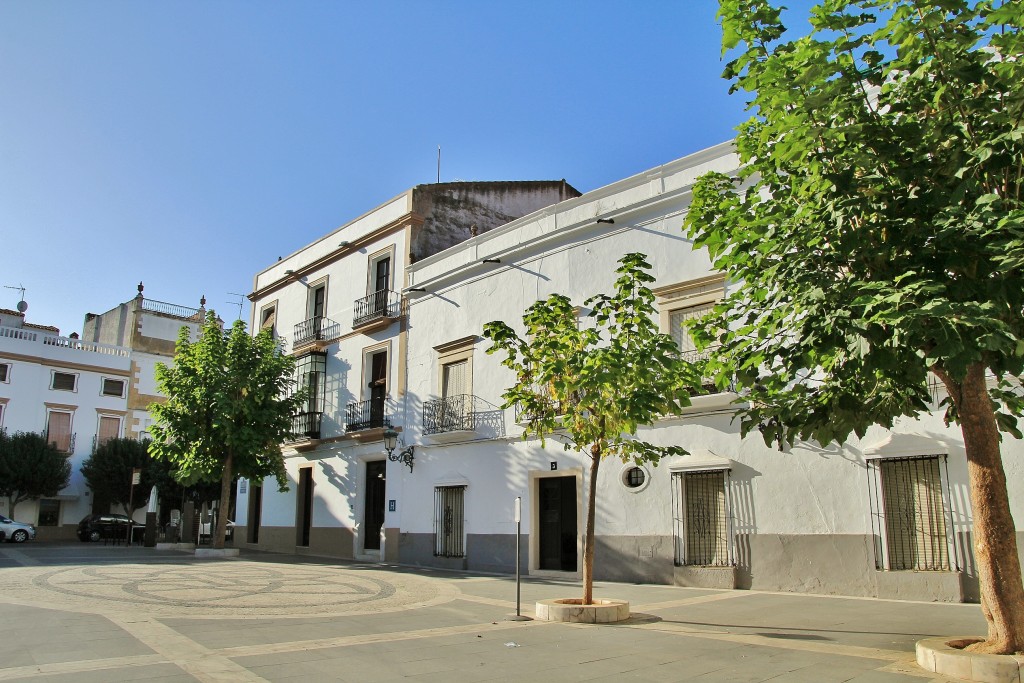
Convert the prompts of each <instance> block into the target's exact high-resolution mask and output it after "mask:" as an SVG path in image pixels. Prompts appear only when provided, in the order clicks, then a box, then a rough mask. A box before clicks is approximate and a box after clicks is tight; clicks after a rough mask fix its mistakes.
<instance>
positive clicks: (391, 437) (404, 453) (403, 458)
mask: <svg viewBox="0 0 1024 683" xmlns="http://www.w3.org/2000/svg"><path fill="white" fill-rule="evenodd" d="M403 445H404V444H403ZM396 448H398V432H396V431H395V430H394V429H392V428H391V427H388V428H387V429H385V430H384V450H385V451H387V452H388V460H390V461H391V462H400V463H402V464H403V465H408V466H409V472H410V473H411V472H412V459H413V453H412V452H413V449H414V448H415V446H406V447H405V448H403V449H402V450H401V451H399V452H398V453H395V449H396Z"/></svg>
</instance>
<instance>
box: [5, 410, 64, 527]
mask: <svg viewBox="0 0 1024 683" xmlns="http://www.w3.org/2000/svg"><path fill="white" fill-rule="evenodd" d="M70 480H71V461H70V460H69V459H68V456H67V455H65V454H64V453H61V452H60V451H58V450H57V448H56V447H55V446H54V445H53V444H51V443H48V442H47V441H46V438H45V437H43V436H42V435H41V434H36V433H34V432H15V433H14V434H8V433H7V431H6V430H4V429H0V496H5V497H6V498H7V503H8V507H7V509H8V510H10V515H11V517H14V508H15V507H16V506H17V505H18V503H21V502H22V501H26V500H32V499H33V498H43V497H46V496H55V495H57V493H58V492H59V491H60V490H61V489H62V488H64V487H66V486H67V485H68V482H69V481H70Z"/></svg>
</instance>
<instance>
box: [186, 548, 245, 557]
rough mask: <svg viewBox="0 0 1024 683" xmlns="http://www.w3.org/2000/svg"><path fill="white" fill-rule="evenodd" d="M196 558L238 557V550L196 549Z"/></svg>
mask: <svg viewBox="0 0 1024 683" xmlns="http://www.w3.org/2000/svg"><path fill="white" fill-rule="evenodd" d="M196 557H238V548H196Z"/></svg>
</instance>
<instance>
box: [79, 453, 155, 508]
mask: <svg viewBox="0 0 1024 683" xmlns="http://www.w3.org/2000/svg"><path fill="white" fill-rule="evenodd" d="M135 469H138V470H139V471H140V472H139V473H140V477H139V483H138V484H136V485H135V486H132V485H131V481H132V471H133V470H135ZM159 469H160V468H159V464H158V463H156V462H154V460H153V458H152V456H150V454H149V441H148V440H145V441H138V440H136V439H109V440H108V441H105V442H104V443H102V444H100V445H99V446H98V447H97V448H96V450H95V451H94V452H93V454H92V455H90V456H89V457H88V458H87V459H86V460H85V462H83V463H82V475H83V476H85V480H86V482H88V484H89V488H90V489H92V493H93V496H95V497H96V499H97V500H100V501H105V502H107V503H110V504H113V505H120V506H121V508H122V509H123V510H124V513H125V514H126V515H128V516H129V517H130V516H131V515H132V512H134V511H135V510H138V509H139V508H140V507H143V506H144V505H146V504H147V502H148V501H149V494H150V491H151V490H152V488H153V486H154V485H157V486H158V490H159V483H158V481H159V479H160V473H159V471H158V470H159ZM160 492H161V493H166V492H165V491H162V490H161V491H160ZM129 494H131V500H129V499H128V496H129Z"/></svg>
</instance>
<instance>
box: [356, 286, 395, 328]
mask: <svg viewBox="0 0 1024 683" xmlns="http://www.w3.org/2000/svg"><path fill="white" fill-rule="evenodd" d="M400 303H401V297H400V296H399V295H398V292H393V291H391V290H390V289H381V290H378V291H376V292H374V293H373V294H370V295H368V296H364V297H363V298H361V299H356V300H355V303H354V304H353V306H352V327H359V326H360V325H365V324H367V323H371V322H374V321H376V320H381V319H383V318H397V317H398V312H399V308H400Z"/></svg>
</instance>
